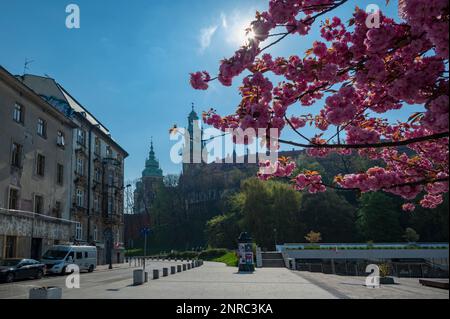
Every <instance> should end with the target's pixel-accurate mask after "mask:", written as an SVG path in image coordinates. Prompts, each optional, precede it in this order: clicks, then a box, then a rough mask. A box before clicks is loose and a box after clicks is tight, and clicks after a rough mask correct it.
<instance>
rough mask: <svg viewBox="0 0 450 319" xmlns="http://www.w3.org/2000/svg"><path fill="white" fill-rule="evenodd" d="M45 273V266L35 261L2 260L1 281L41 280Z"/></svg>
mask: <svg viewBox="0 0 450 319" xmlns="http://www.w3.org/2000/svg"><path fill="white" fill-rule="evenodd" d="M44 273H45V265H44V264H42V263H40V262H39V261H37V260H34V259H0V281H4V282H8V283H9V282H13V281H14V280H18V279H29V278H35V279H41V278H42V276H43V275H44Z"/></svg>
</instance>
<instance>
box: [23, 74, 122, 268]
mask: <svg viewBox="0 0 450 319" xmlns="http://www.w3.org/2000/svg"><path fill="white" fill-rule="evenodd" d="M21 78H22V81H23V82H24V83H25V84H26V85H27V86H29V87H31V88H32V89H33V90H34V91H35V92H36V93H37V94H39V95H40V96H41V98H42V99H44V100H46V101H48V102H49V103H50V104H52V105H53V106H54V107H55V108H58V109H60V110H62V111H63V112H66V113H70V117H71V119H72V121H73V122H74V123H75V125H76V128H75V129H74V130H72V136H71V138H72V140H73V148H72V156H71V165H72V167H73V169H72V171H71V175H70V176H71V185H70V199H71V201H70V203H71V206H70V215H71V219H72V220H73V221H75V222H76V224H75V236H74V242H75V243H77V244H87V245H95V246H97V251H98V263H99V264H105V263H109V262H110V261H111V262H113V263H120V262H122V261H123V260H124V252H125V249H124V245H123V237H124V234H123V225H124V220H123V210H124V188H125V185H124V159H125V158H126V157H127V156H128V153H127V152H126V151H125V150H124V149H123V148H122V147H121V146H120V145H119V144H118V143H117V142H115V141H114V140H113V139H112V137H111V133H110V131H109V130H108V129H107V128H106V127H105V126H104V125H103V124H102V123H101V122H100V121H99V120H98V119H97V118H95V116H94V115H93V114H92V113H90V112H89V111H88V110H87V108H86V107H84V106H83V105H81V103H79V102H78V101H77V100H76V99H75V98H74V97H73V96H72V95H71V94H70V93H69V92H68V91H67V90H66V89H65V88H64V87H63V86H61V85H60V84H59V83H57V82H56V81H55V80H53V79H50V78H45V77H40V76H35V75H24V76H23V77H21ZM66 110H69V111H66Z"/></svg>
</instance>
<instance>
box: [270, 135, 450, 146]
mask: <svg viewBox="0 0 450 319" xmlns="http://www.w3.org/2000/svg"><path fill="white" fill-rule="evenodd" d="M445 137H449V132H444V133H438V134H432V135H427V136H421V137H417V138H412V139H409V140H402V141H396V142H380V143H368V144H302V143H296V142H292V141H287V140H283V139H279V140H278V142H280V143H283V144H288V145H292V146H297V147H304V148H328V149H338V148H347V149H364V148H381V147H396V146H405V145H409V144H414V143H419V142H425V141H430V140H438V139H441V138H445Z"/></svg>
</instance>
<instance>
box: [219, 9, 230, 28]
mask: <svg viewBox="0 0 450 319" xmlns="http://www.w3.org/2000/svg"><path fill="white" fill-rule="evenodd" d="M220 19H221V20H222V27H223V28H224V29H227V28H228V20H227V16H226V14H225V13H223V12H222V13H221V14H220Z"/></svg>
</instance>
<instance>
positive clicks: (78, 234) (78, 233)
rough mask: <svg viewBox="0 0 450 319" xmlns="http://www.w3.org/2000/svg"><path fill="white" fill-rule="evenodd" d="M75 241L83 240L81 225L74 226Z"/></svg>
mask: <svg viewBox="0 0 450 319" xmlns="http://www.w3.org/2000/svg"><path fill="white" fill-rule="evenodd" d="M75 239H76V240H82V239H83V226H81V223H76V224H75Z"/></svg>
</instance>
